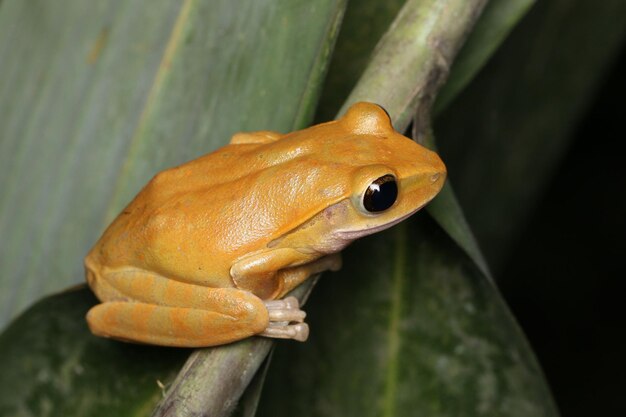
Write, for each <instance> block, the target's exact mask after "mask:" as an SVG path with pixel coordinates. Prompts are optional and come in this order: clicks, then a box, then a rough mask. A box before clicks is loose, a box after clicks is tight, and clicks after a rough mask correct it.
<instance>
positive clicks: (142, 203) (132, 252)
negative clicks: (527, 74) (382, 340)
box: [85, 102, 446, 347]
mask: <svg viewBox="0 0 626 417" xmlns="http://www.w3.org/2000/svg"><path fill="white" fill-rule="evenodd" d="M445 178H446V167H445V165H444V163H443V161H442V160H441V158H440V157H439V156H438V155H437V153H435V152H433V151H431V150H429V149H427V148H426V147H424V146H422V145H420V144H418V143H417V142H415V141H414V140H411V139H409V138H407V137H405V136H404V135H402V134H400V133H399V132H397V131H396V130H395V129H394V128H393V126H392V122H391V119H390V117H389V115H388V114H387V112H386V111H385V110H384V109H383V108H382V107H381V106H379V105H377V104H374V103H370V102H359V103H355V104H354V105H352V106H351V107H350V108H349V109H348V110H347V111H346V113H345V114H344V115H343V116H342V117H340V118H338V119H337V120H333V121H330V122H325V123H321V124H317V125H313V126H311V127H308V128H305V129H302V130H297V131H294V132H291V133H287V134H281V133H278V132H275V131H267V130H266V131H254V132H242V133H236V134H234V135H233V136H232V138H231V140H230V143H229V144H228V145H226V146H223V147H221V148H219V149H217V150H215V151H213V152H211V153H209V154H206V155H204V156H201V157H199V158H197V159H194V160H192V161H190V162H187V163H184V164H182V165H180V166H177V167H174V168H171V169H166V170H164V171H162V172H159V173H158V174H156V175H155V176H154V177H153V178H152V179H151V180H150V181H149V182H148V183H147V184H146V185H145V186H144V187H143V189H141V191H140V192H139V193H138V194H137V195H136V197H135V198H134V199H133V200H132V201H131V202H130V203H129V204H128V205H127V206H126V207H125V208H124V209H123V210H122V212H121V213H120V214H119V215H118V216H117V218H115V220H114V221H113V222H112V223H111V224H110V225H109V226H108V228H106V230H105V231H104V233H103V234H102V236H101V237H100V239H99V240H98V241H97V243H96V244H95V245H94V246H93V248H92V249H91V250H90V251H89V253H88V254H87V256H86V258H85V271H86V280H87V283H88V285H89V286H90V288H91V289H92V291H93V292H94V293H95V295H96V297H97V298H98V300H99V301H100V303H98V304H96V305H95V306H93V307H92V308H91V309H90V310H89V311H88V312H87V315H86V320H87V323H88V326H89V328H90V330H91V332H92V333H93V334H95V335H97V336H101V337H106V338H113V339H117V340H122V341H127V342H134V343H142V344H151V345H161V346H175V347H208V346H217V345H222V344H228V343H232V342H235V341H238V340H241V339H245V338H248V337H251V336H264V337H269V338H282V339H293V340H297V341H305V340H306V339H307V338H308V335H309V327H308V324H307V323H306V322H305V317H306V312H305V311H303V310H302V309H301V308H300V305H299V302H298V299H297V298H295V297H293V296H289V295H288V294H289V293H290V292H291V291H292V290H293V289H295V288H296V287H298V286H299V285H300V284H302V283H303V282H305V281H306V280H307V279H309V278H310V277H312V276H317V275H318V274H320V273H321V272H324V271H337V270H339V269H340V268H341V263H342V260H341V251H342V250H343V249H344V248H345V247H346V246H348V245H349V244H350V243H351V242H353V241H355V240H356V239H359V238H361V237H364V236H367V235H371V234H373V233H376V232H379V231H382V230H384V229H387V228H389V227H391V226H393V225H395V224H397V223H399V222H401V221H402V220H404V219H406V218H407V217H409V216H411V215H412V214H414V213H415V212H417V211H418V210H420V209H421V208H422V207H424V206H425V205H426V204H427V203H428V202H429V201H430V200H432V199H433V198H434V197H435V196H436V195H437V194H438V193H439V191H440V190H441V188H442V186H443V184H444V182H445ZM356 285H359V284H356Z"/></svg>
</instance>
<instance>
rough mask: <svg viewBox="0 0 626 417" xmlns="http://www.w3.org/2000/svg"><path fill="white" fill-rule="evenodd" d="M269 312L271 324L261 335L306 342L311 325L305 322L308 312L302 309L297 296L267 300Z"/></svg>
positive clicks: (266, 305) (266, 304)
mask: <svg viewBox="0 0 626 417" xmlns="http://www.w3.org/2000/svg"><path fill="white" fill-rule="evenodd" d="M265 307H267V312H268V313H269V319H270V322H269V325H268V326H267V328H266V329H265V330H264V331H263V332H262V333H260V334H259V335H260V336H265V337H274V338H280V339H295V340H297V341H300V342H304V341H305V340H306V339H307V338H308V337H309V326H308V325H307V324H306V323H304V318H305V317H306V313H305V312H304V311H302V310H300V304H299V303H298V299H297V298H295V297H287V298H285V299H283V300H269V301H265ZM290 323H294V324H290Z"/></svg>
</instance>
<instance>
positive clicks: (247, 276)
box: [230, 248, 341, 299]
mask: <svg viewBox="0 0 626 417" xmlns="http://www.w3.org/2000/svg"><path fill="white" fill-rule="evenodd" d="M340 268H341V255H340V254H339V253H333V254H330V255H326V256H322V257H319V255H315V254H306V253H302V252H299V251H297V250H295V249H291V248H281V249H276V250H272V251H268V252H261V253H258V254H254V255H251V256H248V257H245V258H243V259H241V260H239V261H238V262H236V263H235V264H234V265H233V266H232V267H231V269H230V274H231V276H232V278H233V281H234V282H235V284H236V285H237V287H239V288H243V289H246V290H249V291H251V292H252V293H254V294H256V295H258V296H259V297H261V298H263V299H275V298H281V297H283V296H284V295H285V294H287V293H288V292H289V291H291V290H292V289H294V288H295V287H297V286H298V285H300V284H301V283H302V282H303V281H305V280H306V279H307V278H309V277H310V276H311V275H315V274H318V273H320V272H323V271H327V270H331V271H337V270H339V269H340Z"/></svg>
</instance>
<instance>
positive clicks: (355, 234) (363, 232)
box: [335, 204, 425, 241]
mask: <svg viewBox="0 0 626 417" xmlns="http://www.w3.org/2000/svg"><path fill="white" fill-rule="evenodd" d="M424 206H425V204H424V205H421V206H419V207H418V208H416V209H415V210H413V211H411V212H409V213H407V214H405V215H403V216H401V217H398V218H397V219H394V220H392V221H390V222H388V223H383V224H379V225H377V226H373V227H368V228H365V229H358V230H338V231H336V232H335V233H336V234H337V236H338V237H339V238H340V239H342V240H346V241H353V240H356V239H359V238H361V237H363V236H367V235H371V234H374V233H377V232H380V231H383V230H385V229H389V228H390V227H391V226H395V225H396V224H398V223H400V222H401V221H402V220H405V219H407V218H408V217H411V216H412V215H413V214H415V213H416V212H418V211H419V210H420V209H421V208H422V207H424Z"/></svg>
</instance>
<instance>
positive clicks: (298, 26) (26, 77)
mask: <svg viewBox="0 0 626 417" xmlns="http://www.w3.org/2000/svg"><path fill="white" fill-rule="evenodd" d="M165 3H167V4H165ZM344 5H345V2H344V1H342V0H324V1H320V2H315V3H310V2H307V1H293V0H289V1H287V0H285V1H279V2H274V1H252V0H249V1H239V2H236V3H235V2H229V1H196V2H192V1H186V2H181V3H178V2H162V3H157V2H144V3H141V2H130V3H124V4H122V3H121V2H120V3H113V4H111V5H108V6H107V7H106V8H104V10H100V11H98V10H95V9H93V7H95V6H93V7H88V6H87V3H83V2H77V1H73V2H72V1H69V0H66V1H65V4H64V5H63V6H59V4H58V3H55V4H54V5H53V4H49V3H47V2H43V1H33V2H8V3H4V4H3V7H2V8H0V57H2V61H1V64H0V68H3V75H4V76H3V78H2V79H1V80H0V83H1V84H0V106H2V107H1V109H2V110H6V109H8V110H9V111H8V112H5V111H2V112H0V121H1V122H4V123H3V125H1V126H0V132H1V136H0V139H1V140H0V163H1V164H0V169H2V170H3V172H5V171H4V170H6V172H7V173H9V172H10V173H11V175H0V181H3V182H2V184H1V185H2V187H3V200H2V203H1V206H0V207H1V210H2V212H1V215H2V217H1V218H0V230H1V231H2V232H3V233H4V235H5V236H8V237H9V238H8V239H5V240H3V242H2V243H0V255H1V256H2V259H1V261H0V277H1V281H0V294H1V295H0V297H2V300H1V301H0V303H4V304H0V305H2V306H3V307H5V306H6V305H7V304H6V301H7V300H14V299H16V298H17V297H18V296H17V294H22V295H23V297H22V298H21V299H20V300H21V301H20V304H22V303H24V302H26V301H27V300H30V299H32V297H35V296H36V294H37V293H40V292H42V291H49V290H50V289H51V288H56V287H58V286H59V285H62V284H63V282H67V279H68V278H71V277H74V280H75V281H79V280H80V281H82V279H83V278H82V273H81V270H82V257H83V255H84V253H85V252H86V251H87V249H88V247H89V245H90V244H92V243H93V241H95V239H96V237H97V234H98V233H99V232H100V231H101V228H102V227H103V226H104V225H105V224H106V223H107V222H108V221H109V220H110V219H111V217H112V216H114V215H115V214H116V212H117V211H118V210H119V209H120V208H121V207H122V205H123V204H125V203H126V202H127V201H128V199H129V198H130V197H131V196H132V195H133V194H134V193H136V192H137V190H138V189H139V187H140V186H141V185H143V183H145V182H146V181H147V180H148V179H149V177H150V176H151V175H153V174H154V173H155V172H157V171H158V170H160V169H162V168H164V167H166V166H171V165H173V164H176V163H180V162H183V161H185V160H187V159H190V158H192V157H195V156H197V155H200V154H202V153H205V152H207V151H209V150H211V149H213V148H215V147H217V146H218V145H221V144H224V143H226V142H227V141H228V139H229V138H230V135H231V134H232V133H234V132H236V131H241V130H254V129H275V130H279V131H290V130H293V129H295V128H299V127H302V126H304V125H305V124H308V123H309V121H310V119H311V117H312V111H313V109H314V106H315V102H316V99H317V95H318V91H319V86H320V83H321V79H322V76H323V74H324V71H325V68H326V64H327V61H328V58H329V56H330V52H331V51H332V45H333V42H334V39H335V35H336V33H337V30H338V25H339V23H340V21H341V16H342V13H343V8H344ZM5 6H6V7H5ZM96 12H98V13H96ZM92 13H94V15H93V16H92ZM84 15H88V16H89V18H88V19H87V18H85V16H84ZM95 15H97V16H95ZM138 21H141V22H142V23H141V24H140V25H139V24H137V22H138ZM15 22H18V23H19V24H17V23H15ZM60 28H71V29H63V30H61V29H60ZM151 36H152V37H151ZM129 39H130V40H132V41H129ZM148 40H150V42H148ZM83 44H84V45H83ZM81 45H82V46H81ZM9 46H11V47H9ZM25 50H30V51H32V50H35V51H36V54H34V55H33V54H31V53H23V51H25ZM284 57H289V59H288V60H285V59H284ZM5 58H6V59H5ZM46 60H51V61H53V62H54V65H46V64H45V62H46ZM40 61H41V62H40ZM35 85H36V86H37V87H38V88H36V89H35V88H34V86H35ZM29 88H33V89H32V91H31V90H29ZM31 93H32V94H31ZM22 122H28V123H29V124H28V126H25V125H24V123H22ZM7 164H8V165H7ZM78 173H80V174H78ZM77 174H78V175H77ZM5 187H6V193H5V192H4V189H5ZM24 188H30V189H31V190H32V191H31V192H30V193H24V192H23V189H24ZM44 203H45V204H44ZM38 225H39V226H41V227H38ZM61 231H62V233H61ZM28 245H31V246H28ZM32 245H34V246H32ZM63 278H65V280H64V279H63ZM44 284H45V285H44ZM85 297H86V298H85ZM77 299H78V300H81V302H82V303H84V304H83V305H84V307H85V308H83V309H82V310H80V312H77V311H75V310H71V307H72V304H74V303H78V301H77ZM50 300H51V301H49V302H50V303H51V304H47V308H49V309H54V310H55V313H54V314H52V313H53V312H52V311H51V312H50V317H49V318H50V319H51V320H53V322H52V323H50V322H48V321H46V320H39V321H38V323H40V325H41V326H42V328H48V327H49V326H52V327H53V328H56V329H57V330H58V331H59V332H61V334H62V335H63V340H62V341H61V342H60V344H59V345H56V344H53V343H50V338H48V337H45V336H46V335H47V333H45V332H43V331H40V330H39V329H38V327H35V326H30V325H20V324H19V323H24V321H26V322H29V323H30V322H31V321H32V320H35V319H33V317H35V318H40V314H41V313H40V312H38V311H40V310H37V309H32V310H29V311H28V312H27V313H26V314H25V315H24V316H23V317H22V318H20V321H19V322H16V324H14V325H13V326H11V328H10V331H7V334H8V336H3V343H2V344H1V345H0V357H3V358H7V363H6V364H5V368H6V370H7V373H6V375H11V376H12V377H14V378H20V382H21V385H20V389H19V390H15V391H9V390H3V391H1V392H0V403H1V404H2V407H3V410H11V413H10V415H41V414H42V412H41V410H43V411H44V413H43V414H45V413H49V414H54V415H66V414H67V415H71V414H74V415H96V414H97V413H101V414H102V415H122V414H121V411H119V410H122V409H125V410H126V411H127V412H129V413H135V412H136V414H130V415H148V413H150V412H151V411H152V407H153V406H154V404H155V403H156V401H157V400H158V399H159V398H160V395H161V390H160V389H159V388H158V386H157V385H156V384H151V385H145V387H146V388H145V393H144V394H145V395H144V394H142V395H144V396H143V397H142V396H141V395H139V394H137V395H139V396H138V397H137V402H138V406H137V407H140V409H137V408H134V407H131V406H130V405H129V404H130V403H129V402H125V401H126V400H129V401H130V399H131V397H132V396H133V395H135V394H136V393H135V392H134V391H133V390H128V388H127V386H126V385H122V384H118V383H117V381H118V374H119V373H128V375H129V378H130V377H131V375H133V374H134V375H135V376H136V377H137V378H140V379H141V378H142V377H143V376H142V375H144V374H146V372H148V371H149V369H144V368H143V367H144V366H150V365H149V364H148V365H146V363H144V362H141V361H138V366H137V367H136V368H135V367H127V363H126V362H125V361H120V360H118V356H119V355H120V354H124V353H123V352H126V350H127V349H131V350H132V349H134V348H136V347H133V346H131V345H126V344H122V343H119V342H115V341H105V340H100V339H96V338H94V337H93V336H91V335H89V334H88V333H87V332H86V331H85V329H86V327H85V322H84V317H83V314H84V311H85V309H86V308H87V305H88V304H90V303H92V302H93V300H92V297H91V296H89V295H87V293H86V292H84V291H83V292H81V293H77V294H76V295H75V298H67V297H64V296H61V298H59V299H57V298H52V299H50ZM68 303H69V304H68ZM16 307H17V304H10V305H9V306H8V307H7V308H6V311H7V313H8V312H13V311H14V310H15V308H16ZM46 318H47V317H46ZM54 320H57V321H62V322H65V321H67V322H72V323H74V325H73V326H68V327H67V329H65V328H64V329H58V326H57V327H55V326H56V325H55V324H54ZM36 321H37V320H36ZM39 336H43V338H42V339H39ZM31 339H32V341H33V342H32V343H30V342H29V343H26V344H25V343H24V340H31ZM94 340H97V341H98V342H94ZM253 340H254V339H250V340H248V341H245V342H242V343H239V344H232V345H229V346H224V347H220V348H219V349H212V350H209V349H207V350H206V351H212V352H214V353H215V354H216V355H222V356H221V358H222V359H223V360H221V362H220V364H219V365H220V366H221V368H220V369H223V368H224V367H225V366H227V365H228V363H229V362H228V361H229V360H230V361H239V362H238V363H240V364H241V365H242V366H245V365H246V364H245V360H244V359H247V358H248V357H250V356H251V352H250V350H249V349H248V348H247V346H249V345H253V344H254V343H253ZM102 344H103V345H104V346H107V348H106V349H100V348H93V346H96V347H98V346H101V345H102ZM31 348H32V349H31ZM35 348H37V349H39V351H37V350H33V349H35ZM46 349H47V351H48V352H47V354H48V355H49V356H50V358H42V359H41V361H40V362H41V363H40V364H39V366H38V367H37V369H33V368H32V367H29V366H26V365H23V364H24V363H26V364H28V363H29V362H30V359H29V358H31V357H38V356H43V355H44V354H43V351H44V350H46ZM73 349H80V351H81V356H80V357H76V356H75V355H69V354H67V351H72V350H73ZM151 349H153V350H154V351H155V352H159V351H167V349H161V350H159V349H157V348H151ZM111 352H113V353H111ZM117 352H122V353H117ZM199 355H200V354H198V355H196V357H198V356H199ZM200 356H201V355H200ZM131 357H133V356H132V354H131ZM9 358H10V360H9ZM53 358H54V360H53ZM242 358H243V359H242ZM262 359H263V356H260V360H259V362H260V361H262ZM75 361H78V362H76V363H77V365H76V366H77V367H78V368H84V367H86V366H90V367H91V364H92V363H93V362H94V361H99V362H100V363H104V364H107V366H106V367H100V368H90V372H89V374H88V375H89V378H90V379H89V380H83V379H80V380H77V381H79V382H76V383H75V384H74V385H72V387H71V389H70V388H63V389H64V391H63V393H64V395H63V396H62V397H61V396H59V395H57V394H56V392H57V386H56V385H55V384H56V378H57V377H60V376H59V372H67V371H66V370H67V369H73V368H72V367H74V366H75V365H74V363H75ZM13 363H15V364H16V365H11V364H13ZM19 363H21V364H22V365H18V364H19ZM11 366H14V368H11ZM159 366H161V365H159ZM179 366H180V362H176V363H174V362H171V363H169V364H167V363H164V364H163V368H159V367H157V370H159V369H162V370H163V371H164V372H165V370H167V371H168V373H167V376H170V375H171V372H172V371H173V370H174V369H177V368H178V367H179ZM119 367H123V369H120V368H119ZM230 368H231V371H233V370H234V368H233V367H230ZM254 370H255V369H250V371H249V372H248V375H247V378H248V379H246V378H242V377H241V375H239V374H238V375H235V376H234V377H235V380H233V386H229V390H226V395H230V401H231V405H230V407H231V408H232V407H233V406H234V405H235V403H236V401H237V399H238V395H239V394H240V392H241V391H242V390H243V389H244V388H245V386H246V384H247V382H248V381H249V379H250V378H252V376H253V374H254ZM39 373H41V374H45V375H48V376H49V377H46V378H45V379H43V380H42V379H41V378H38V375H39ZM205 377H206V375H205ZM127 382H128V381H127ZM212 382H213V383H214V384H217V385H214V386H213V388H214V389H213V391H216V389H215V388H216V386H217V387H223V386H225V385H228V384H227V382H226V381H225V379H224V375H220V376H218V377H216V378H215V379H213V380H212ZM78 385H80V389H82V390H83V391H85V392H87V391H89V390H91V393H92V394H91V396H90V395H85V398H86V399H85V401H84V402H81V401H79V400H77V399H76V398H75V397H74V395H73V390H74V388H75V387H76V386H78ZM101 387H106V389H109V390H110V392H111V394H110V395H108V396H106V397H98V401H96V400H93V399H92V398H95V397H96V396H98V393H99V392H100V391H101V389H102V388H101ZM149 387H151V389H152V390H151V391H149V389H148V388H149ZM233 387H234V388H233ZM230 388H232V389H230ZM142 389H144V388H142ZM202 389H203V390H204V391H211V389H210V388H209V382H207V379H206V378H205V379H204V380H203V381H202ZM31 391H37V392H38V393H40V394H38V395H36V396H32V397H29V396H25V395H27V394H28V393H29V392H31ZM237 392H239V394H237ZM21 393H24V395H21ZM77 395H78V396H79V399H80V398H82V396H80V394H77ZM48 398H54V400H53V401H48ZM64 400H65V401H64ZM119 404H122V405H119ZM118 405H119V408H117V407H118ZM221 405H222V406H223V405H224V404H221ZM90 407H97V408H98V409H97V411H96V410H94V409H90ZM109 407H110V408H109Z"/></svg>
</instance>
